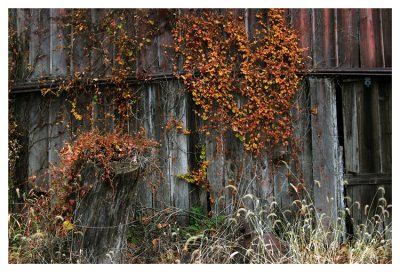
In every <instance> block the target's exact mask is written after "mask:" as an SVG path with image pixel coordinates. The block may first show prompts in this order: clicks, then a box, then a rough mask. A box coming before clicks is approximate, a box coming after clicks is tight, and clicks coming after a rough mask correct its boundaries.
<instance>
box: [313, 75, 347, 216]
mask: <svg viewBox="0 0 400 272" xmlns="http://www.w3.org/2000/svg"><path fill="white" fill-rule="evenodd" d="M309 80H310V94H311V111H312V113H313V114H312V117H311V124H312V156H313V179H314V180H315V182H316V186H314V205H315V208H316V212H317V214H319V215H322V214H325V215H326V216H327V218H328V220H329V221H330V222H331V223H334V222H335V220H336V218H337V215H338V207H337V203H338V200H337V199H338V193H339V192H338V184H339V183H340V181H341V174H340V164H341V163H342V162H341V161H339V143H338V130H337V120H336V118H337V114H336V96H335V95H336V90H335V85H334V83H333V81H332V80H331V79H327V78H324V79H320V78H318V79H317V78H310V79H309ZM329 221H325V223H326V224H328V223H329Z"/></svg>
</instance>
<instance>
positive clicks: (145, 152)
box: [51, 130, 158, 216]
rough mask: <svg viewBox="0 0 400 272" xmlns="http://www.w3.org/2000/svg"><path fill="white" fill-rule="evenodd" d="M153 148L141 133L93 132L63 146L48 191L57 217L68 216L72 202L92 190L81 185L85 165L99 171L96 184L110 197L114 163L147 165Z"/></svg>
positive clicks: (150, 141) (87, 186) (156, 145)
mask: <svg viewBox="0 0 400 272" xmlns="http://www.w3.org/2000/svg"><path fill="white" fill-rule="evenodd" d="M157 147H158V143H156V142H154V141H152V140H149V139H146V138H145V137H144V131H143V130H142V131H140V132H139V133H137V134H136V136H135V137H132V136H130V135H126V134H122V133H121V132H113V133H108V134H101V133H99V132H98V131H96V130H94V131H90V132H87V133H84V134H82V135H80V136H79V137H78V138H77V139H76V140H75V141H74V142H72V143H66V144H65V146H64V147H63V148H62V149H61V150H60V152H59V156H60V163H59V165H57V166H56V167H54V168H53V169H52V171H51V175H52V179H53V181H52V188H53V190H55V191H56V192H57V195H58V197H57V199H58V204H59V207H58V211H59V213H62V214H63V215H64V216H65V215H71V214H72V212H73V211H74V207H75V204H76V201H77V200H79V199H82V198H83V197H84V196H85V195H86V194H87V193H88V192H89V191H90V189H91V188H92V187H93V186H94V184H95V182H93V181H92V182H91V183H83V179H84V177H82V175H83V171H84V170H85V168H86V167H88V164H93V165H94V167H95V168H96V169H99V171H97V173H96V180H98V182H106V183H107V184H108V185H109V186H110V189H111V190H112V192H113V196H114V195H115V193H116V192H115V186H114V182H113V179H114V176H115V165H114V163H115V162H125V163H128V164H129V165H133V166H135V165H139V166H144V164H146V165H149V164H150V163H151V160H153V159H152V156H153V155H154V154H153V155H152V150H155V149H156V148H157ZM152 163H154V162H152Z"/></svg>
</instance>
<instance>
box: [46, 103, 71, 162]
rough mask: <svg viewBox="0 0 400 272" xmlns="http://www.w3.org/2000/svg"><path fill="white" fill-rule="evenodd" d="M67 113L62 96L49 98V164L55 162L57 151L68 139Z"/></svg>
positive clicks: (56, 160) (57, 159)
mask: <svg viewBox="0 0 400 272" xmlns="http://www.w3.org/2000/svg"><path fill="white" fill-rule="evenodd" d="M69 115H70V114H69V110H68V109H67V108H66V104H65V101H64V96H60V97H50V98H49V119H48V124H49V125H48V142H49V145H48V156H49V164H55V163H57V162H58V161H59V158H58V151H60V149H61V148H62V147H63V146H64V143H65V141H70V134H69V131H68V129H67V127H66V124H67V123H68V122H69Z"/></svg>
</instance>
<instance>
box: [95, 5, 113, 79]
mask: <svg viewBox="0 0 400 272" xmlns="http://www.w3.org/2000/svg"><path fill="white" fill-rule="evenodd" d="M108 12H109V10H107V9H91V10H90V19H91V22H92V25H91V31H93V32H94V33H95V35H94V40H95V44H94V48H92V52H91V58H90V65H91V69H92V70H91V72H92V73H93V75H95V76H98V77H105V76H111V65H110V60H111V59H112V58H113V56H112V53H113V49H112V45H111V41H110V37H109V35H107V34H106V33H105V31H104V25H105V23H104V20H105V19H106V18H105V16H106V14H107V13H108ZM105 56H108V60H106V58H107V57H105Z"/></svg>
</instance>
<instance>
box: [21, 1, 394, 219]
mask: <svg viewBox="0 0 400 272" xmlns="http://www.w3.org/2000/svg"><path fill="white" fill-rule="evenodd" d="M66 12H68V10H65V9H57V10H53V9H52V10H17V14H18V16H17V19H18V21H17V23H18V24H17V25H19V31H20V34H21V36H20V38H21V40H24V39H25V40H29V58H28V59H27V61H29V63H30V64H31V65H32V66H33V73H32V74H31V77H30V79H28V80H34V79H35V77H36V78H37V77H39V76H58V75H69V74H73V73H74V72H77V71H83V67H84V66H85V65H87V64H89V63H90V66H91V67H92V69H93V71H99V73H100V74H102V73H103V72H104V71H106V72H105V74H106V75H107V74H108V75H110V74H109V72H110V67H109V66H108V67H106V66H104V64H103V62H102V61H101V60H99V59H98V58H97V57H96V53H95V52H94V53H93V54H92V58H91V59H89V58H87V57H85V56H83V55H82V50H81V47H82V45H81V41H80V39H75V40H74V41H71V40H70V39H69V38H68V35H67V34H68V33H66V30H65V29H64V30H61V29H58V25H57V24H56V23H55V22H56V20H57V19H58V17H60V16H61V17H62V15H63V14H65V13H66ZM238 13H240V14H242V13H243V14H244V16H245V18H246V22H245V23H246V25H247V28H248V31H249V35H251V34H252V33H253V32H254V24H255V20H254V17H255V13H256V10H253V9H249V10H245V11H238ZM27 14H28V15H27ZM103 14H104V10H91V19H92V20H93V21H96V20H101V18H102V16H103ZM287 19H288V21H289V22H291V23H292V25H293V26H294V27H295V29H296V30H297V31H298V33H299V34H300V37H299V38H300V44H301V46H303V47H306V48H307V50H306V52H305V55H310V56H313V58H312V59H311V60H310V62H309V63H310V64H309V65H310V66H312V67H315V68H316V69H318V68H321V69H331V68H333V69H335V68H386V67H391V10H386V9H382V10H375V9H360V10H359V9H326V10H320V9H291V10H288V12H287ZM27 20H32V24H28V28H27V29H28V31H27V33H28V35H29V36H30V38H29V37H26V36H24V35H22V34H23V32H24V27H23V25H25V23H24V21H27ZM38 27H40V29H42V30H44V31H40V32H35V30H37V29H38ZM160 28H161V31H160V34H159V35H158V36H157V37H155V38H154V39H153V40H152V43H151V44H149V45H148V46H147V48H146V50H145V51H144V52H143V53H142V54H141V55H140V56H139V61H138V64H137V67H136V68H137V71H139V72H140V70H141V69H146V71H147V70H148V71H150V72H153V73H165V74H166V75H168V74H170V72H171V66H170V62H169V57H170V54H171V53H172V52H171V51H168V50H170V49H166V48H165V47H164V46H163V45H165V44H172V37H171V34H170V30H169V29H168V27H167V22H166V21H165V19H162V20H161V21H160ZM140 31H143V29H141V30H140ZM46 32H47V35H46ZM83 38H84V37H83ZM63 44H64V45H65V46H62V45H63ZM68 45H70V46H68ZM103 46H106V47H107V48H108V50H111V51H112V50H115V49H114V48H113V46H112V45H111V44H110V42H109V41H104V43H103ZM38 52H39V53H40V55H42V56H41V58H39V59H37V58H35V55H36V54H37V53H38ZM71 52H72V53H71ZM371 55H372V56H373V58H372V57H371ZM100 71H101V72H100ZM107 71H108V72H107ZM332 84H333V83H332V82H331V81H330V80H328V79H310V81H309V86H308V87H305V88H304V89H305V91H304V92H303V96H302V98H301V99H300V100H299V101H300V102H299V103H301V106H302V107H303V108H304V109H306V110H305V111H302V113H301V114H300V115H302V118H300V119H299V120H300V122H299V123H300V124H301V125H299V126H298V127H297V129H296V133H298V134H301V135H303V136H304V141H303V143H302V147H303V153H301V162H302V169H303V171H304V173H305V174H304V175H305V182H306V186H307V188H308V189H309V190H311V191H312V192H313V195H314V196H316V197H317V198H325V197H326V196H323V195H319V194H318V193H317V192H314V191H313V190H315V188H314V187H315V186H314V179H317V178H320V179H322V178H323V177H322V178H321V172H320V170H321V169H322V168H321V167H322V164H323V163H325V162H324V161H323V160H322V159H321V160H319V159H318V154H317V153H316V152H317V151H316V150H317V149H316V148H321V146H320V144H321V143H320V142H319V141H321V142H323V143H324V144H327V145H329V144H331V143H333V145H331V146H330V148H332V152H329V156H330V158H328V159H326V160H327V161H326V163H327V164H331V165H330V166H329V167H333V168H332V169H333V172H334V173H336V174H337V173H338V172H340V171H341V170H340V167H338V166H337V165H336V164H337V162H335V161H334V160H337V159H338V158H340V155H341V154H340V147H339V146H338V144H337V143H335V142H334V140H333V138H332V136H333V135H334V131H326V132H324V133H321V132H320V131H319V132H317V131H316V129H317V128H318V127H323V124H320V123H318V122H320V121H318V120H320V119H318V118H317V116H313V117H311V118H310V115H309V114H308V112H307V109H310V107H311V106H313V107H314V106H316V107H317V108H318V107H326V106H327V104H326V103H327V101H325V98H326V97H325V96H329V97H331V98H330V99H331V102H332V103H334V100H332V99H333V97H332V95H333V93H334V92H335V91H336V90H335V89H334V88H333V86H332ZM178 85H179V83H177V82H176V81H171V82H166V81H165V82H163V84H146V85H143V86H140V87H138V92H139V93H141V94H142V99H141V100H140V103H139V104H140V105H139V107H138V116H139V120H141V121H138V120H132V121H131V122H130V123H129V124H130V129H131V130H132V131H136V130H137V129H138V128H139V127H141V126H143V127H145V128H146V132H147V134H148V137H150V138H153V139H155V140H158V141H160V142H161V143H162V149H161V152H160V158H161V169H162V172H163V173H164V176H165V180H164V181H158V180H155V175H150V177H146V178H145V182H142V183H141V185H142V186H141V187H139V189H138V190H139V191H138V192H137V195H138V199H139V201H140V202H141V203H142V205H144V206H153V207H157V208H164V207H167V206H169V205H175V206H177V207H179V208H182V209H185V210H187V209H189V208H190V207H197V206H201V207H203V209H205V210H206V209H207V199H206V194H205V192H204V191H202V190H199V189H198V188H196V187H195V186H193V185H188V184H186V183H185V182H184V181H181V180H177V178H176V174H184V173H186V172H188V171H189V170H190V169H193V168H194V165H195V160H194V156H193V154H194V153H195V148H194V146H195V145H196V144H198V143H200V144H203V145H205V146H206V149H207V159H208V160H210V167H209V173H208V176H209V178H210V183H211V185H212V186H213V191H212V194H211V196H212V197H214V199H215V200H216V202H215V204H213V206H212V210H213V211H214V212H220V211H222V210H224V209H226V208H229V205H230V204H231V203H232V199H234V197H235V195H234V194H233V192H232V189H227V188H225V187H226V186H227V185H229V184H232V185H234V186H236V187H237V188H238V190H239V192H240V194H241V195H244V194H247V193H253V194H256V195H257V196H259V197H261V198H263V199H265V200H266V199H271V197H273V196H275V197H277V200H278V202H279V203H280V204H281V206H282V207H290V206H291V201H292V200H293V199H292V198H291V197H289V196H288V194H287V193H288V191H289V184H288V181H287V178H286V174H287V169H285V167H284V166H282V167H281V168H280V169H268V167H267V166H266V164H265V162H264V163H263V162H262V161H257V162H254V161H252V160H253V158H251V157H249V156H248V155H246V154H245V152H243V149H242V147H241V146H240V144H232V139H231V138H232V137H231V135H228V136H226V137H227V138H226V139H225V142H224V145H223V147H222V149H223V151H224V152H222V153H221V152H217V150H216V143H215V142H214V140H213V139H212V137H209V138H205V137H203V136H201V137H198V136H195V135H193V134H192V135H190V136H186V135H178V134H177V133H176V132H173V131H166V130H165V129H163V128H162V127H163V126H165V123H166V121H167V120H168V119H169V118H171V117H176V118H177V119H178V120H181V121H182V123H183V124H184V125H185V126H187V127H188V128H189V129H190V130H191V131H195V130H196V128H198V127H199V125H200V123H201V122H200V121H199V120H197V118H196V117H195V116H194V115H193V114H192V112H191V111H192V108H193V105H192V104H191V102H190V101H189V100H190V99H189V97H188V96H187V95H183V94H179V95H178V94H175V95H172V93H169V92H168V90H171V89H172V90H176V89H181V87H180V86H178ZM171 86H172V87H171ZM388 88H391V87H388ZM166 92H167V93H168V95H165V93H166ZM321 92H327V93H326V94H323V95H322V96H323V97H322V98H321V97H320V96H321V94H320V93H321ZM171 95H172V96H171ZM385 95H386V94H381V96H385ZM31 96H32V97H31V98H30V99H32V100H31V101H32V103H29V104H26V103H27V102H26V101H24V100H25V99H27V98H26V97H25V96H24V97H25V98H23V97H22V96H21V98H19V99H18V100H19V101H20V102H18V103H21V107H22V108H25V109H28V111H29V112H30V113H29V114H30V115H29V116H30V117H29V122H28V123H26V124H27V127H28V131H29V150H30V151H35V150H37V151H35V152H33V154H31V153H32V152H30V153H29V154H30V155H29V156H30V157H29V161H30V163H29V167H28V169H29V170H28V175H32V174H35V173H38V171H39V170H40V169H42V168H46V167H47V163H48V161H51V162H52V161H53V160H54V158H55V152H54V149H56V148H57V147H59V146H60V145H61V143H62V142H63V141H64V140H69V139H71V135H72V131H74V129H76V127H81V126H82V125H83V126H84V127H86V128H89V127H90V124H89V123H86V124H82V123H81V122H76V121H73V124H72V128H69V129H66V128H65V127H64V128H63V127H62V124H57V125H53V124H52V123H54V120H56V119H57V116H58V115H57V114H56V113H54V112H53V111H54V109H56V108H57V107H59V106H63V107H64V108H65V109H68V105H65V102H64V100H63V99H61V98H60V100H59V101H58V102H57V101H56V100H57V99H56V100H54V102H52V103H50V104H48V105H47V106H40V103H43V102H42V101H47V100H49V98H45V99H43V98H42V97H40V94H38V93H36V94H31ZM386 96H387V95H386ZM310 99H311V101H310ZM385 99H388V98H385ZM106 100H107V98H105V101H106ZM31 101H30V102H31ZM35 101H36V102H35ZM380 101H382V99H381V100H380ZM103 102H104V101H103ZM178 102H179V103H178ZM24 103H25V104H24ZM88 103H91V99H88V97H80V99H79V104H80V105H82V106H83V105H85V104H88ZM380 103H381V104H382V103H384V102H380ZM104 104H105V105H104V106H101V105H98V106H97V107H95V108H94V111H93V113H94V114H95V116H98V117H102V118H103V119H107V117H106V116H105V112H107V111H108V110H110V109H111V108H110V107H112V105H110V104H107V103H104ZM17 107H19V106H17ZM330 107H331V109H332V111H330V113H331V114H332V116H330V117H329V114H328V113H329V111H328V112H325V113H324V111H322V113H321V112H320V111H319V112H320V113H321V114H323V115H324V116H325V117H324V118H330V122H334V120H335V118H336V116H335V111H334V110H333V108H332V107H335V104H332V105H331V106H330ZM382 107H384V105H382ZM22 108H21V109H22ZM41 108H43V109H44V111H42V112H41V113H40V114H41V115H43V116H39V115H38V114H37V113H36V114H35V113H34V111H35V110H37V109H41ZM318 109H319V108H318ZM353 109H354V108H353ZM49 112H50V114H49ZM63 114H64V115H65V116H68V110H64V113H63ZM385 114H386V115H385ZM381 115H382V116H383V117H382V119H381V122H383V123H384V124H383V126H385V128H384V129H383V133H391V131H390V125H388V124H387V123H385V121H384V119H385V118H384V116H386V117H388V116H389V115H390V112H389V113H388V112H382V113H381ZM20 116H23V114H22V113H21V115H20ZM318 117H319V116H318ZM319 118H322V117H319ZM42 119H43V120H48V122H47V123H48V124H47V127H46V125H44V127H41V128H35V126H36V123H37V122H38V120H42ZM43 120H42V121H43ZM72 120H73V118H72ZM43 122H44V123H46V122H45V121H43ZM74 122H75V123H74ZM310 122H312V124H313V126H315V127H312V129H309V128H311V125H310ZM345 122H347V121H346V120H345ZM112 125H113V124H112V121H111V120H110V119H108V122H107V123H102V122H99V123H98V126H102V127H103V128H110V127H112ZM332 128H334V126H333V127H332ZM353 133H356V131H353ZM58 135H63V136H62V137H61V136H60V137H58ZM321 135H322V136H321ZM48 136H49V138H48V139H46V137H48ZM321 137H322V140H321ZM324 137H325V138H324ZM353 140H354V139H353ZM332 141H333V142H332ZM312 150H314V151H312ZM382 150H384V151H382V152H390V150H391V147H390V146H389V145H388V144H387V143H382ZM347 152H348V150H346V154H347ZM34 156H36V157H38V158H34ZM344 156H345V157H346V158H347V156H348V155H344ZM352 156H353V155H352ZM332 160H333V161H332ZM222 165H223V166H222ZM325 167H328V166H325ZM346 167H347V159H346ZM382 167H386V168H387V167H391V162H387V163H384V165H383V166H381V168H382ZM313 169H314V170H313ZM321 171H322V170H321ZM335 171H336V172H335ZM388 171H389V170H388ZM273 172H274V173H275V174H274V175H273V178H271V174H272V173H273ZM255 173H260V176H261V179H258V180H255V179H253V177H255ZM332 179H333V180H331V182H333V183H332V184H329V185H328V186H330V187H332V188H331V189H332V190H333V191H332V192H335V191H338V190H340V188H336V189H335V185H334V184H335V183H336V182H338V178H337V177H336V176H332ZM249 181H251V182H249ZM320 182H322V181H320ZM155 187H156V188H157V190H150V189H152V188H155ZM318 190H320V189H318ZM325 190H328V189H327V188H326V189H325ZM332 197H333V198H334V202H336V201H339V200H338V199H336V196H335V195H332ZM339 206H340V205H339ZM332 209H336V208H335V207H332V206H331V205H325V206H324V205H323V207H321V211H323V212H326V213H327V214H329V213H330V211H331V210H332Z"/></svg>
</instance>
